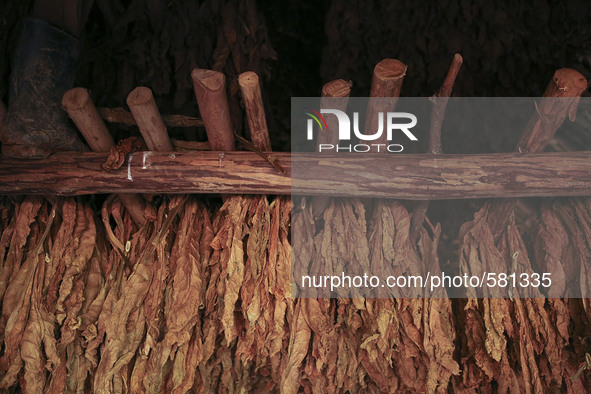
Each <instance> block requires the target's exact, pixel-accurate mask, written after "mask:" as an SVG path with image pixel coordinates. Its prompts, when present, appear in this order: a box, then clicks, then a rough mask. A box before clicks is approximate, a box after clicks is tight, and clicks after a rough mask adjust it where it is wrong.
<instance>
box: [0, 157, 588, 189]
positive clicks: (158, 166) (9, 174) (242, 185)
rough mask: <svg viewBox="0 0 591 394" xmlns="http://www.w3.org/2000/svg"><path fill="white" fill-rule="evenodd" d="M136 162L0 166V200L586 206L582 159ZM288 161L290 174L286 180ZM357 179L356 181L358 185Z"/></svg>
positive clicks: (2, 161)
mask: <svg viewBox="0 0 591 394" xmlns="http://www.w3.org/2000/svg"><path fill="white" fill-rule="evenodd" d="M219 154H220V152H219V151H215V152H208V151H203V152H175V153H174V154H171V153H170V152H136V153H132V154H131V155H129V157H128V162H127V165H123V166H122V167H121V168H120V169H118V170H112V171H104V170H102V168H101V165H102V163H104V161H105V159H106V156H107V155H106V154H105V153H79V152H67V153H55V154H53V155H51V156H50V157H48V158H46V159H42V160H18V159H11V158H8V157H1V156H0V194H59V195H81V194H95V193H173V194H174V193H222V194H281V195H289V194H291V193H292V192H293V193H294V194H301V195H327V196H358V197H376V198H398V199H410V200H437V199H466V198H500V197H503V198H505V197H542V196H591V152H590V151H585V152H569V153H563V152H561V153H526V154H520V153H496V154H486V155H429V154H408V155H407V154H396V155H384V154H381V153H376V154H365V155H358V154H350V155H349V154H346V155H343V154H333V153H331V154H322V155H319V154H317V153H299V154H295V153H294V154H290V153H281V152H277V153H274V154H273V155H275V156H276V158H277V160H279V161H280V162H281V163H282V165H283V166H284V168H285V169H286V170H287V171H286V173H285V174H281V173H279V172H278V171H277V170H276V169H275V168H273V167H272V166H271V165H269V163H268V162H267V161H266V160H265V159H263V158H261V157H260V156H259V155H258V154H256V153H254V152H226V153H225V157H224V161H223V166H220V165H219ZM291 158H293V159H294V160H297V162H298V168H299V169H300V170H298V173H299V174H305V173H313V174H314V179H313V180H310V179H309V178H308V179H307V178H306V177H304V178H303V179H298V178H294V177H291V176H290V174H291ZM359 174H363V176H362V177H360V176H359Z"/></svg>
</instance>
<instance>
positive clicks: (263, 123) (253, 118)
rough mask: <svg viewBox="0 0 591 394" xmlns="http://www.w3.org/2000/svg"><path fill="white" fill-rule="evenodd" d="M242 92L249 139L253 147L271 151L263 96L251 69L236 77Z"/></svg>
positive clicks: (256, 77)
mask: <svg viewBox="0 0 591 394" xmlns="http://www.w3.org/2000/svg"><path fill="white" fill-rule="evenodd" d="M238 84H239V85H240V91H241V92H242V99H243V100H244V107H245V109H246V118H247V119H248V127H249V129H250V139H251V141H252V143H253V145H254V146H255V147H257V148H258V149H260V150H261V151H263V152H270V151H271V138H270V137H269V130H268V129H267V119H266V118H265V107H264V105H263V96H262V95H261V87H260V85H259V77H258V75H257V74H256V73H254V72H252V71H247V72H243V73H242V74H240V76H239V77H238Z"/></svg>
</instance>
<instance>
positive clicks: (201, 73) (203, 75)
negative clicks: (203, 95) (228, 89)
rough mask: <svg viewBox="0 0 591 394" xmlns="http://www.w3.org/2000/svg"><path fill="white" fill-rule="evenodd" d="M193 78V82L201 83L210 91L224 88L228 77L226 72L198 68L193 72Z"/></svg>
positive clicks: (200, 84)
mask: <svg viewBox="0 0 591 394" xmlns="http://www.w3.org/2000/svg"><path fill="white" fill-rule="evenodd" d="M191 78H192V79H193V83H194V84H197V85H199V86H200V87H203V88H205V89H207V90H210V91H217V90H220V89H223V87H224V85H225V82H226V77H225V76H224V74H222V73H220V72H217V71H213V70H205V69H202V68H196V69H194V70H193V71H192V72H191Z"/></svg>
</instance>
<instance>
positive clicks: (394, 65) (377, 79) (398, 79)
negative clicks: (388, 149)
mask: <svg viewBox="0 0 591 394" xmlns="http://www.w3.org/2000/svg"><path fill="white" fill-rule="evenodd" d="M406 69H407V66H406V64H404V63H402V62H401V61H400V60H396V59H384V60H382V61H381V62H379V63H378V64H376V66H375V67H374V70H373V76H372V80H371V90H370V93H369V97H375V98H383V97H390V98H392V99H391V100H388V102H387V104H386V103H385V102H384V101H383V100H372V99H371V98H370V100H369V103H368V105H367V120H366V122H365V130H366V133H368V134H371V133H374V132H376V131H377V129H378V126H379V123H378V113H379V112H384V113H386V112H388V111H393V109H394V107H395V106H396V102H397V101H398V100H397V97H399V96H400V90H401V88H402V82H403V81H404V76H405V75H406ZM384 122H385V119H384ZM375 142H376V144H387V143H388V140H387V136H386V133H382V136H381V137H380V138H378V139H377V140H376V141H375Z"/></svg>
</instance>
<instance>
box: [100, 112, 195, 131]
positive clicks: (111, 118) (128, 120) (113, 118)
mask: <svg viewBox="0 0 591 394" xmlns="http://www.w3.org/2000/svg"><path fill="white" fill-rule="evenodd" d="M97 111H98V113H99V115H100V116H101V118H103V119H104V120H105V121H106V122H109V123H121V124H124V125H127V126H137V122H136V120H135V118H134V117H133V115H132V114H131V112H129V111H126V110H124V109H123V108H121V107H119V108H97ZM162 120H163V121H164V124H165V125H166V127H197V126H203V121H202V120H201V119H199V118H196V117H194V116H187V115H162Z"/></svg>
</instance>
